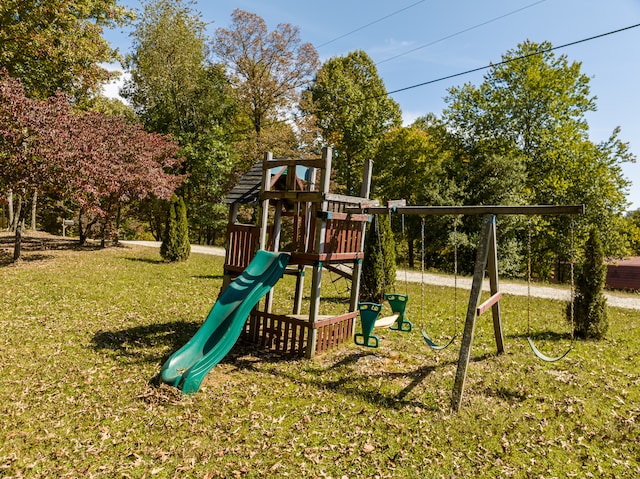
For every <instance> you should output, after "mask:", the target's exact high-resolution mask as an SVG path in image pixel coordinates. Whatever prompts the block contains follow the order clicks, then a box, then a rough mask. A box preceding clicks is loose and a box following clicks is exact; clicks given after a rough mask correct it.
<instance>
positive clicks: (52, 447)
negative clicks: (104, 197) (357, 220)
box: [0, 245, 640, 479]
mask: <svg viewBox="0 0 640 479" xmlns="http://www.w3.org/2000/svg"><path fill="white" fill-rule="evenodd" d="M36 246H37V245H36ZM67 246H68V245H66V246H65V245H60V248H59V249H55V248H52V249H45V250H42V249H39V248H38V247H33V248H32V250H30V249H29V247H27V248H26V250H25V252H24V260H22V261H21V262H20V263H18V264H16V265H13V264H8V261H6V256H7V253H3V256H0V260H3V261H0V263H2V266H0V284H1V285H2V295H0V311H2V315H1V317H0V331H1V333H2V334H0V376H1V377H2V382H1V387H0V476H1V477H5V478H19V477H29V478H35V477H103V478H113V477H119V478H143V477H146V478H152V477H157V478H173V477H189V478H191V477H193V478H218V477H221V478H236V477H237V478H264V477H295V478H301V477H305V478H306V477H309V478H316V477H317V478H328V477H332V478H338V479H340V478H360V477H362V478H373V477H380V478H385V477H394V478H405V477H406V478H432V477H433V478H440V477H442V478H452V477H465V478H467V477H474V478H478V477H492V478H493V477H516V478H552V477H558V478H565V477H578V478H584V477H598V478H599V477H612V478H613V477H615V478H622V477H628V478H635V477H640V366H639V365H638V361H639V360H640V312H638V311H629V310H621V309H613V308H611V309H610V310H609V318H610V329H609V334H608V337H607V339H606V340H605V341H602V342H583V341H577V342H576V343H575V345H574V348H573V351H572V352H571V353H570V354H569V355H568V356H567V357H566V358H565V359H564V360H562V361H560V362H557V363H543V362H540V361H539V360H538V359H536V358H535V356H534V355H533V354H532V353H531V351H530V349H529V347H528V345H527V342H526V336H527V334H528V333H530V334H531V335H533V336H534V337H535V339H536V341H537V342H536V344H537V346H538V347H539V348H540V349H542V350H543V351H544V352H546V353H547V354H550V355H557V354H558V353H559V352H561V351H562V350H564V349H566V348H567V346H568V345H569V342H570V340H569V338H568V335H567V333H568V330H569V327H568V325H567V324H566V323H565V322H563V319H562V310H563V305H562V304H561V303H558V302H553V301H548V300H537V299H533V300H532V304H533V310H532V323H531V325H529V326H528V325H527V319H526V318H527V312H526V307H527V306H526V304H527V303H526V298H517V297H510V296H509V297H505V298H504V299H503V300H502V302H501V304H502V308H503V316H504V330H505V346H506V349H507V352H506V354H503V355H501V356H496V355H495V353H494V352H495V344H494V339H493V330H492V323H491V319H490V315H489V314H487V315H485V316H483V317H481V318H480V320H479V321H478V328H477V330H476V336H475V342H474V347H473V356H472V362H471V364H470V367H469V371H468V377H467V384H466V389H465V394H464V399H463V404H462V408H461V410H460V412H459V413H457V414H452V413H451V411H450V407H449V405H450V398H451V389H452V386H453V380H454V375H455V370H456V364H457V358H458V350H457V348H458V347H459V343H460V341H459V340H457V341H456V342H455V343H454V345H453V346H451V347H450V348H448V349H447V350H444V351H442V352H440V353H434V352H433V351H431V350H429V349H428V348H427V347H426V346H425V345H424V342H423V340H422V338H421V335H420V333H419V329H420V328H421V327H424V328H426V329H427V330H428V331H429V333H430V334H431V335H432V336H434V337H435V338H436V339H438V340H444V339H445V338H446V336H447V335H450V334H452V333H453V332H454V330H455V323H454V321H453V320H452V319H451V314H452V313H451V311H452V298H453V291H452V290H451V289H447V288H442V287H427V288H426V293H427V295H426V298H425V302H426V305H427V309H428V312H426V311H425V312H424V313H423V314H421V311H420V310H421V307H420V303H421V301H420V286H419V285H410V286H409V294H410V297H411V300H410V303H409V312H408V317H409V319H411V320H412V321H413V322H414V324H415V325H416V330H414V332H412V333H410V334H405V333H399V332H392V331H383V332H379V333H378V334H379V335H380V337H381V347H380V348H379V349H376V350H374V349H363V348H360V347H357V346H355V345H354V344H348V345H345V346H344V347H342V348H340V349H337V350H335V351H334V352H332V353H330V354H325V355H323V356H320V357H318V358H316V359H314V360H311V361H308V360H303V359H291V358H283V357H280V356H277V355H274V354H271V353H266V352H263V351H260V350H256V349H255V348H253V347H252V346H249V345H241V344H239V345H237V346H236V347H235V348H234V350H233V351H232V353H231V355H230V357H228V358H227V359H225V360H224V361H223V362H222V363H221V364H220V365H219V366H218V367H216V368H215V369H213V370H212V371H211V373H210V374H209V375H208V376H207V378H206V379H205V381H204V383H203V386H202V387H201V389H200V391H199V392H198V393H197V394H195V395H193V396H185V397H182V396H181V395H180V393H179V392H178V391H176V390H175V389H173V388H171V387H168V386H165V385H162V386H155V385H153V384H151V383H150V381H151V379H152V378H153V377H154V376H155V375H156V374H157V373H158V371H159V370H160V366H161V365H162V363H163V361H164V360H165V359H166V358H167V357H168V356H169V355H170V354H171V353H172V352H173V351H174V350H176V349H177V348H178V347H180V346H182V345H183V344H184V343H185V342H186V341H187V340H188V339H189V338H190V337H191V336H192V335H193V334H194V333H195V331H196V330H197V328H198V327H199V325H200V323H201V322H202V320H203V319H204V317H205V316H206V314H207V312H208V311H209V309H210V307H211V306H212V304H213V302H214V300H215V297H216V296H217V294H218V291H219V288H220V285H221V283H222V258H218V257H213V256H203V255H196V254H193V255H192V256H191V257H190V259H189V260H188V261H187V262H186V263H182V264H166V263H163V262H161V261H160V257H159V254H158V251H157V250H153V249H146V248H112V249H106V250H76V249H73V248H68V247H67ZM48 247H49V248H51V245H48ZM289 279H290V278H285V280H283V281H284V284H283V285H279V288H280V290H281V291H285V292H286V291H287V288H290V287H291V283H290V282H289ZM331 288H332V287H331V286H327V288H326V289H327V290H328V291H329V292H330V291H331ZM404 288H405V286H404V285H403V284H401V283H400V284H399V285H398V289H399V290H401V291H404ZM335 292H336V294H335V295H336V298H332V299H330V300H329V301H327V302H326V305H325V307H326V308H329V309H331V308H336V311H340V310H341V308H344V306H343V305H342V304H341V298H343V297H344V292H342V291H340V283H339V282H337V283H336V288H335ZM458 293H459V294H458V296H459V298H461V299H459V303H460V304H459V305H458V308H457V309H458V312H459V314H461V315H463V314H464V312H465V311H466V305H465V304H464V303H465V301H466V300H467V299H468V293H467V292H462V293H461V292H460V291H459V292H458ZM280 307H283V308H284V307H285V305H280ZM458 329H459V330H461V329H462V323H461V322H458Z"/></svg>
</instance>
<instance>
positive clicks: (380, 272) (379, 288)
mask: <svg viewBox="0 0 640 479" xmlns="http://www.w3.org/2000/svg"><path fill="white" fill-rule="evenodd" d="M395 281H396V245H395V241H394V238H393V233H392V232H391V224H390V223H389V217H386V216H379V215H374V216H373V220H372V221H371V224H370V225H369V230H368V232H367V236H366V238H365V246H364V260H363V265H362V288H361V289H360V301H367V302H373V303H382V302H383V301H384V294H385V293H386V292H389V291H392V290H393V286H394V284H395Z"/></svg>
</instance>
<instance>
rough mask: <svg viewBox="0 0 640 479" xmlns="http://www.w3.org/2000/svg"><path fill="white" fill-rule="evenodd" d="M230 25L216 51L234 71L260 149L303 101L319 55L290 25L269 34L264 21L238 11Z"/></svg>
mask: <svg viewBox="0 0 640 479" xmlns="http://www.w3.org/2000/svg"><path fill="white" fill-rule="evenodd" d="M231 20H232V22H231V27H230V28H228V29H226V28H218V29H217V30H216V33H215V38H214V40H213V42H212V48H213V51H214V53H215V54H216V55H217V56H218V57H219V58H220V60H221V61H222V62H224V63H225V64H226V66H227V69H228V71H229V72H230V75H231V78H232V84H233V87H234V92H235V96H236V98H237V99H238V104H239V107H240V110H241V112H242V114H243V116H244V117H245V118H246V119H247V121H248V123H249V124H250V125H251V127H252V128H253V131H254V133H255V143H256V144H257V145H258V147H257V148H258V150H260V149H261V148H262V136H263V133H264V131H265V128H268V127H269V126H270V125H271V124H273V123H274V122H278V121H281V120H283V119H284V118H286V115H287V113H288V112H291V110H292V109H293V108H294V106H295V105H296V104H297V102H298V101H299V94H300V89H301V88H302V87H303V86H304V85H306V84H307V82H308V80H309V78H310V77H311V76H312V75H313V74H314V73H315V72H316V70H317V69H318V66H319V61H318V54H317V52H316V50H315V48H313V46H312V45H311V44H310V43H302V41H301V39H300V33H299V29H298V28H297V27H295V26H292V25H290V24H288V23H281V24H279V25H278V26H277V27H276V29H275V30H273V31H271V32H269V31H268V29H267V26H266V23H265V22H264V20H263V19H262V18H261V17H259V16H258V15H256V14H254V13H250V12H246V11H243V10H240V9H235V10H234V11H233V12H232V14H231Z"/></svg>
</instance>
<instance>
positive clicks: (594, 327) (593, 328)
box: [567, 228, 609, 339]
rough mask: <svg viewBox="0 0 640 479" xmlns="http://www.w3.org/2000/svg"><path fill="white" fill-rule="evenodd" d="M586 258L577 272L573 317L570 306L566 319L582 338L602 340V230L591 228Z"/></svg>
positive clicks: (604, 270) (604, 268) (604, 321)
mask: <svg viewBox="0 0 640 479" xmlns="http://www.w3.org/2000/svg"><path fill="white" fill-rule="evenodd" d="M584 253H585V261H584V263H583V264H582V267H581V268H580V269H579V270H578V273H577V275H576V292H575V299H574V305H573V308H574V311H573V318H571V305H568V306H567V318H568V319H569V320H571V319H573V328H574V334H575V335H576V336H577V337H579V338H585V339H586V338H593V339H602V338H604V336H605V334H606V333H607V329H608V327H609V320H608V317H607V298H606V297H605V296H604V294H603V293H602V292H603V290H604V283H605V280H606V276H607V265H606V263H605V261H604V250H603V249H602V242H601V241H600V233H599V232H598V230H596V229H595V228H592V229H591V231H590V233H589V238H588V239H587V243H586V245H585V252H584Z"/></svg>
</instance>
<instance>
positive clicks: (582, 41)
mask: <svg viewBox="0 0 640 479" xmlns="http://www.w3.org/2000/svg"><path fill="white" fill-rule="evenodd" d="M638 27H640V23H636V24H635V25H630V26H628V27H624V28H619V29H617V30H612V31H610V32H607V33H601V34H600V35H594V36H592V37H588V38H583V39H582V40H576V41H575V42H570V43H565V44H564V45H558V46H556V47H551V48H545V49H544V50H538V51H536V52H533V53H528V54H527V55H522V56H519V57H516V58H510V59H508V60H503V61H501V62H498V63H490V64H489V65H485V66H482V67H478V68H473V69H471V70H466V71H463V72H460V73H454V74H453V75H447V76H444V77H440V78H436V79H435V80H429V81H426V82H422V83H417V84H415V85H411V86H407V87H404V88H399V89H397V90H393V91H390V92H387V95H393V94H394V93H400V92H403V91H407V90H412V89H414V88H419V87H421V86H426V85H431V84H433V83H438V82H441V81H444V80H450V79H451V78H457V77H461V76H463V75H468V74H470V73H476V72H479V71H482V70H486V69H488V68H492V67H496V66H500V65H506V64H508V63H512V62H516V61H519V60H524V59H526V58H529V57H533V56H536V55H542V54H544V53H549V52H552V51H554V50H560V49H561V48H567V47H571V46H573V45H578V44H580V43H585V42H589V41H592V40H596V39H598V38H602V37H606V36H609V35H614V34H616V33H620V32H624V31H626V30H631V29H633V28H638ZM387 95H380V96H387ZM373 98H376V97H372V98H368V100H371V99H373Z"/></svg>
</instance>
